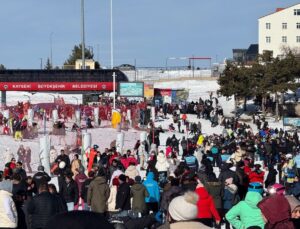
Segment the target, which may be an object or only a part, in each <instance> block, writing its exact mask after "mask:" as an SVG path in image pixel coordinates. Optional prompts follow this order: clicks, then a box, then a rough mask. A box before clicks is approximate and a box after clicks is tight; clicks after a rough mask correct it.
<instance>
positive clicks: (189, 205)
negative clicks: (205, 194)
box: [158, 192, 211, 229]
mask: <svg viewBox="0 0 300 229" xmlns="http://www.w3.org/2000/svg"><path fill="white" fill-rule="evenodd" d="M198 199H199V196H198V195H197V194H195V193H194V192H187V193H185V194H184V195H182V196H178V197H175V198H174V199H173V200H172V201H171V203H170V205H169V208H168V214H167V219H166V220H167V222H166V223H165V224H163V225H162V226H160V227H158V229H167V228H170V229H184V228H186V229H209V228H211V227H207V226H206V225H204V224H202V223H200V222H199V221H197V214H198V208H197V202H198Z"/></svg>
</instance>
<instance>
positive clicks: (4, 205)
mask: <svg viewBox="0 0 300 229" xmlns="http://www.w3.org/2000/svg"><path fill="white" fill-rule="evenodd" d="M17 225H18V215H17V210H16V206H15V203H14V201H13V199H12V183H11V182H10V181H2V182H0V228H6V227H7V228H16V227H17Z"/></svg>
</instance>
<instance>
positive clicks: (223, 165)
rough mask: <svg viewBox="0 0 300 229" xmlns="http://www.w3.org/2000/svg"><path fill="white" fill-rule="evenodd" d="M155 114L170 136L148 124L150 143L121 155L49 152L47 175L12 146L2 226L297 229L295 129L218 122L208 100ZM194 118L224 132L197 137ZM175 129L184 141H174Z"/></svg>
mask: <svg viewBox="0 0 300 229" xmlns="http://www.w3.org/2000/svg"><path fill="white" fill-rule="evenodd" d="M161 109H162V110H160V109H159V108H158V109H157V113H159V112H162V113H164V112H167V113H170V114H172V117H173V122H174V123H173V128H172V130H164V129H162V128H161V127H155V125H154V124H153V123H150V124H149V135H148V138H147V139H145V140H143V141H140V140H139V141H137V142H136V144H135V146H134V147H133V148H132V149H128V150H127V151H126V152H117V149H116V147H115V146H111V147H110V148H106V149H105V150H104V151H103V152H100V150H99V146H98V145H94V146H93V147H92V148H91V149H90V150H89V151H87V152H84V153H82V155H80V154H76V153H75V154H74V153H72V156H71V155H69V153H68V152H67V151H66V150H64V149H61V150H60V153H59V155H57V153H55V152H54V151H55V149H54V147H52V149H51V150H52V153H50V157H51V158H50V162H51V173H50V174H48V173H47V172H45V169H44V167H43V166H39V167H38V171H37V172H35V173H32V169H31V167H30V158H31V150H30V148H29V147H23V146H20V148H19V149H18V152H17V155H18V158H17V160H16V159H15V158H10V159H9V161H7V163H6V164H5V168H4V171H3V172H1V176H0V228H29V229H41V228H47V229H48V228H73V229H74V228H75V229H76V228H90V229H93V228H99V225H100V224H101V225H102V226H101V228H122V227H121V226H123V228H129V229H130V228H135V229H138V228H141V229H144V228H149V229H150V228H159V229H165V228H171V229H177V228H189V229H194V228H203V229H205V228H213V227H214V228H221V227H222V228H226V229H229V228H231V227H232V228H241V229H242V228H245V229H251V228H252V229H254V228H261V229H263V228H267V229H271V228H274V229H281V228H285V229H293V228H300V201H299V197H300V179H299V178H300V148H299V137H298V134H297V133H296V132H295V133H292V134H290V133H288V132H286V131H283V130H282V129H273V128H271V127H269V124H268V123H267V122H266V121H265V120H263V121H262V122H263V124H262V125H261V127H262V128H260V129H259V131H258V132H257V133H256V132H254V131H253V130H252V128H251V125H250V124H245V123H242V122H240V121H238V119H236V118H230V119H225V118H224V117H223V114H222V112H221V111H222V109H221V107H220V106H219V104H218V101H217V99H216V98H213V97H211V98H210V99H208V100H205V101H203V100H199V101H198V102H197V103H193V104H192V105H191V104H188V105H187V106H175V107H172V108H171V107H170V106H166V105H163V106H162V107H161ZM169 109H170V110H169ZM169 111H170V112H169ZM193 112H194V113H195V114H197V118H198V121H197V122H196V123H193V122H189V118H188V117H189V116H187V115H186V114H187V113H193ZM166 116H167V114H163V115H162V118H166ZM201 119H209V120H210V121H211V124H212V126H215V125H222V126H223V129H224V130H223V132H222V134H220V135H217V134H213V135H204V134H203V126H202V125H201ZM178 123H180V125H178ZM175 125H177V128H175ZM182 130H184V131H187V132H188V135H187V136H188V137H182V139H179V138H177V136H176V133H177V132H178V133H182ZM170 131H172V136H170V137H169V138H168V139H167V140H166V142H162V141H161V138H160V135H161V133H168V132H170ZM99 143H100V144H101V141H99ZM162 145H165V146H166V148H165V150H158V149H159V146H162ZM55 179H57V185H55V182H54V181H55Z"/></svg>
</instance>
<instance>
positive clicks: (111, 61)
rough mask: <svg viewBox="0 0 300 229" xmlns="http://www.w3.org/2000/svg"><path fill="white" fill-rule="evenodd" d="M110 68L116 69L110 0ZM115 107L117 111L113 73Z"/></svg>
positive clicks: (114, 75)
mask: <svg viewBox="0 0 300 229" xmlns="http://www.w3.org/2000/svg"><path fill="white" fill-rule="evenodd" d="M110 67H111V69H112V70H113V69H114V45H113V0H110ZM112 76H113V93H114V97H113V107H114V109H116V73H115V72H113V75H112Z"/></svg>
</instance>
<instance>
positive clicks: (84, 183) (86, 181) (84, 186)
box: [80, 178, 93, 203]
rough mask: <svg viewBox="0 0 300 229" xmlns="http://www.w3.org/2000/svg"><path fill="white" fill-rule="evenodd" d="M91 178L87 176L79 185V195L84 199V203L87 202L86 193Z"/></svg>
mask: <svg viewBox="0 0 300 229" xmlns="http://www.w3.org/2000/svg"><path fill="white" fill-rule="evenodd" d="M92 180H93V179H91V178H88V179H86V180H85V182H83V184H82V186H81V195H80V197H81V198H82V199H83V200H84V202H85V203H87V195H88V189H89V186H90V183H91V182H92Z"/></svg>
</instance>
